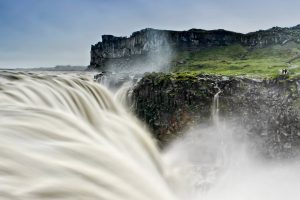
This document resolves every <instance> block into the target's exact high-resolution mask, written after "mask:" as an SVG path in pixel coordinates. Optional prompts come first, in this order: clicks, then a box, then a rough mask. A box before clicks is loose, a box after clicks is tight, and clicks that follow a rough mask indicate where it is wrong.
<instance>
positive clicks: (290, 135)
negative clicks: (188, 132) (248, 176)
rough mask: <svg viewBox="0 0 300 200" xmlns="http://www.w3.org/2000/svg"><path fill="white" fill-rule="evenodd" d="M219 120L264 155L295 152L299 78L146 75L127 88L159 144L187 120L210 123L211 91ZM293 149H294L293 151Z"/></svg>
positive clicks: (180, 129)
mask: <svg viewBox="0 0 300 200" xmlns="http://www.w3.org/2000/svg"><path fill="white" fill-rule="evenodd" d="M219 89H220V90H221V93H220V95H219V115H220V119H221V121H222V119H224V120H226V121H227V122H230V123H233V124H236V125H239V126H242V127H243V128H244V129H245V130H246V131H247V133H248V134H249V135H250V136H251V137H252V138H255V137H257V138H259V140H258V141H259V143H260V144H261V145H262V146H267V147H268V148H265V149H264V150H265V152H264V154H265V155H267V156H268V157H277V156H278V157H287V156H293V155H297V151H298V149H299V147H300V146H299V145H300V80H299V79H293V80H290V79H288V78H286V77H284V76H283V77H279V78H276V79H272V80H261V81H257V80H251V79H247V78H236V77H225V76H208V75H174V74H173V75H172V74H163V73H151V74H147V75H146V76H145V77H144V78H142V80H141V81H140V82H139V83H138V84H137V85H136V86H135V88H134V90H133V96H132V97H133V100H134V102H135V104H134V110H135V112H136V114H137V116H138V117H139V118H140V119H142V120H143V121H144V122H146V124H148V126H149V127H150V129H151V130H152V132H153V133H154V135H155V137H156V138H158V140H159V141H160V142H161V143H162V144H168V143H169V142H170V141H171V140H172V139H173V138H176V137H177V136H178V135H180V134H182V133H183V132H184V131H185V128H187V127H191V126H193V125H197V124H201V123H205V124H210V123H212V103H213V98H214V95H215V94H216V93H217V92H218V91H219ZM298 153H299V152H298Z"/></svg>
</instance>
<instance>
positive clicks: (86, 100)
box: [0, 72, 176, 200]
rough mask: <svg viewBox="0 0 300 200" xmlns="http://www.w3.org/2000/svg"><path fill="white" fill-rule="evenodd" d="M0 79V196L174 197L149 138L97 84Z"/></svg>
mask: <svg viewBox="0 0 300 200" xmlns="http://www.w3.org/2000/svg"><path fill="white" fill-rule="evenodd" d="M0 81H1V82H0V119H1V120H0V199H11V200H16V199H28V200H29V199H30V200H34V199H39V200H41V199H88V200H91V199H97V200H101V199H103V200H104V199H105V200H106V199H111V200H121V199H122V200H125V199H128V200H134V199H135V200H153V199H162V200H171V199H172V200H174V199H176V197H175V196H174V194H173V192H172V189H171V186H170V184H169V183H168V176H167V170H166V168H165V167H164V165H163V163H162V162H161V155H160V153H159V151H158V149H157V147H156V144H155V143H154V141H153V140H152V139H151V137H150V134H149V133H148V132H147V131H145V130H144V129H143V128H142V126H141V125H140V123H139V122H138V121H137V120H136V119H135V118H134V117H132V116H131V115H130V114H128V113H127V111H125V109H124V108H123V106H122V105H120V104H119V103H117V101H115V100H114V98H113V97H112V95H111V94H110V92H109V91H107V90H106V89H105V88H104V87H102V86H101V85H99V84H97V83H94V82H93V81H92V80H91V79H90V78H89V77H85V76H79V77H78V76H77V75H75V76H71V75H65V76H62V75H59V76H57V75H37V74H26V73H10V72H1V74H0Z"/></svg>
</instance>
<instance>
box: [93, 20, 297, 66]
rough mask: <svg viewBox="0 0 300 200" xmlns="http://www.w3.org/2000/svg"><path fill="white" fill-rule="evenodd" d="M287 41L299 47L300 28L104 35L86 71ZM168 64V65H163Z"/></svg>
mask: <svg viewBox="0 0 300 200" xmlns="http://www.w3.org/2000/svg"><path fill="white" fill-rule="evenodd" d="M288 41H294V42H296V43H300V26H295V27H292V28H279V27H274V28H272V29H269V30H265V31H257V32H253V33H248V34H241V33H235V32H230V31H226V30H213V31H206V30H201V29H191V30H188V31H168V30H156V29H143V30H141V31H138V32H135V33H133V34H132V35H131V36H130V37H129V38H127V37H115V36H112V35H103V36H102V42H99V43H97V44H95V45H92V47H91V61H90V66H89V69H98V70H105V69H107V68H108V67H110V68H111V67H112V68H116V69H122V68H126V67H128V66H133V65H135V64H136V63H144V62H145V60H146V61H151V62H154V63H153V65H157V63H155V59H148V58H149V54H150V55H151V54H155V55H161V54H162V53H166V52H169V53H170V51H175V52H176V51H199V50H202V49H205V48H209V47H216V46H226V45H232V44H241V45H244V46H247V47H249V48H261V47H265V46H268V45H273V44H284V43H286V42H288ZM151 58H152V56H151ZM166 64H167V63H166Z"/></svg>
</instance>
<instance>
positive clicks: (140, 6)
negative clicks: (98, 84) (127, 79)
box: [0, 0, 300, 68]
mask: <svg viewBox="0 0 300 200" xmlns="http://www.w3.org/2000/svg"><path fill="white" fill-rule="evenodd" d="M299 10H300V1H299V0H285V1H283V0H251V1H250V0H247V1H245V0H0V68H4V67H51V66H55V65H57V64H71V65H88V63H89V58H90V53H89V51H90V45H91V44H94V43H96V42H98V41H100V39H101V35H102V34H114V35H118V36H128V35H130V34H131V33H132V32H133V31H137V30H140V29H142V28H146V27H151V28H158V29H172V30H188V29H190V28H202V29H219V28H223V29H228V30H232V31H237V32H243V33H246V32H250V31H255V30H258V29H267V28H270V27H273V26H283V27H289V26H294V25H297V24H300V12H299Z"/></svg>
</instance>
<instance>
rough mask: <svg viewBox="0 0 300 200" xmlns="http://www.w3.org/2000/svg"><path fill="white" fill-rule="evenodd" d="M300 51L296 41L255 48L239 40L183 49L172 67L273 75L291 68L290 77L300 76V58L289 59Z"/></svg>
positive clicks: (226, 73) (264, 76)
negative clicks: (226, 44)
mask: <svg viewBox="0 0 300 200" xmlns="http://www.w3.org/2000/svg"><path fill="white" fill-rule="evenodd" d="M299 54H300V45H298V44H296V43H294V42H290V43H287V44H285V45H273V46H269V47H265V48H255V49H249V48H246V47H243V46H241V45H238V44H236V45H230V46H226V47H216V48H210V49H206V50H201V51H198V52H179V53H177V54H176V56H175V57H174V59H173V61H172V71H173V72H188V71H194V72H197V73H207V74H218V75H228V76H250V77H258V78H259V77H261V78H272V77H276V76H278V75H280V74H281V70H282V69H284V68H287V69H288V70H289V76H290V77H299V76H300V59H296V60H293V62H291V63H288V61H289V60H291V59H292V58H293V57H297V55H299Z"/></svg>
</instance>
